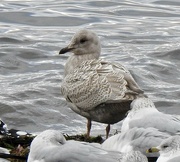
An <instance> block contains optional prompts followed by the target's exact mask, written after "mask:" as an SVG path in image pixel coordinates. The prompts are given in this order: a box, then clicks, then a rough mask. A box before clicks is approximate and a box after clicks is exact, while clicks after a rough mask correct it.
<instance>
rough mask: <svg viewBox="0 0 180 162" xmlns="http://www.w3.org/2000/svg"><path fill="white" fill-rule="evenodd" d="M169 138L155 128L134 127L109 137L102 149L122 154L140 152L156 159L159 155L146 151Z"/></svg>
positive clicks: (166, 134)
mask: <svg viewBox="0 0 180 162" xmlns="http://www.w3.org/2000/svg"><path fill="white" fill-rule="evenodd" d="M169 137H170V135H169V134H168V133H165V132H160V131H158V130H157V129H155V128H137V127H134V128H132V129H129V130H127V131H126V132H122V133H119V134H116V135H113V136H111V137H109V138H108V139H106V140H105V141H104V142H103V143H102V148H103V149H107V150H114V151H120V152H122V153H127V152H130V151H140V152H141V153H143V154H144V155H146V156H148V157H158V156H159V153H157V152H156V153H153V154H147V153H146V150H147V149H149V148H150V147H153V146H157V145H159V144H160V143H161V142H162V141H163V140H164V139H167V138H169Z"/></svg>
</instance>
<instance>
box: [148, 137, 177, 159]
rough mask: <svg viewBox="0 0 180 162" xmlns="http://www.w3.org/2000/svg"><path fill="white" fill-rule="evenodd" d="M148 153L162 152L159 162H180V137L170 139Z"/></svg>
mask: <svg viewBox="0 0 180 162" xmlns="http://www.w3.org/2000/svg"><path fill="white" fill-rule="evenodd" d="M147 152H149V153H151V152H160V156H159V158H158V160H157V162H180V136H172V137H169V138H168V139H165V140H163V141H162V142H161V144H160V145H159V146H157V147H152V148H150V149H149V150H148V151H147Z"/></svg>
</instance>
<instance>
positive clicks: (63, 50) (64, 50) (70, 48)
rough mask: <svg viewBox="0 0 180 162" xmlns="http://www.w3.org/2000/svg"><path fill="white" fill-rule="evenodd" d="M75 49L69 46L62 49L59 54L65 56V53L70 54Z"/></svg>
mask: <svg viewBox="0 0 180 162" xmlns="http://www.w3.org/2000/svg"><path fill="white" fill-rule="evenodd" d="M73 49H74V48H73V47H71V46H67V47H65V48H62V49H61V50H60V51H59V54H64V53H67V52H70V51H72V50H73Z"/></svg>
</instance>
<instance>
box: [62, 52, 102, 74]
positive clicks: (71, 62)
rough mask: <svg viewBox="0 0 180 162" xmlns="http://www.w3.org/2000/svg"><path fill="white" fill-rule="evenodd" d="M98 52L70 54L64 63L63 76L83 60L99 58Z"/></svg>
mask: <svg viewBox="0 0 180 162" xmlns="http://www.w3.org/2000/svg"><path fill="white" fill-rule="evenodd" d="M99 56H100V54H99V53H94V54H84V55H75V54H73V55H71V56H70V57H69V58H68V60H67V62H66V64H65V76H66V75H67V74H69V73H70V72H72V71H74V69H75V68H76V67H78V66H79V65H80V64H81V63H82V62H83V61H87V60H93V59H99Z"/></svg>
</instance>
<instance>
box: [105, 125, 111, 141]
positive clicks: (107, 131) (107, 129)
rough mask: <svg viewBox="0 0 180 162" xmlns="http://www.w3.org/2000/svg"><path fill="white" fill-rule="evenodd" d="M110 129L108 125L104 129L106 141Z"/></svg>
mask: <svg viewBox="0 0 180 162" xmlns="http://www.w3.org/2000/svg"><path fill="white" fill-rule="evenodd" d="M110 129H111V126H110V124H108V125H107V127H106V139H107V138H108V136H109V132H110Z"/></svg>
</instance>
